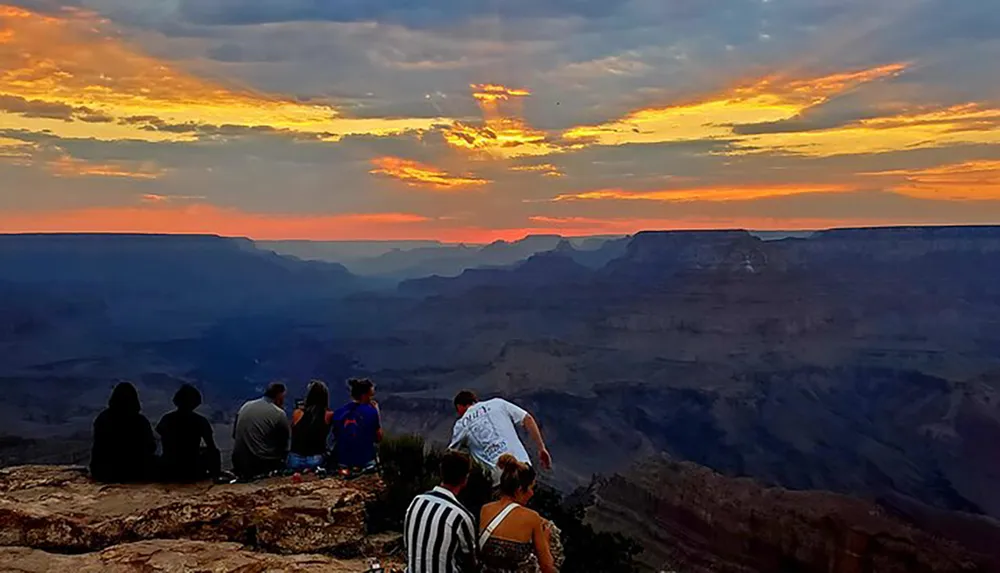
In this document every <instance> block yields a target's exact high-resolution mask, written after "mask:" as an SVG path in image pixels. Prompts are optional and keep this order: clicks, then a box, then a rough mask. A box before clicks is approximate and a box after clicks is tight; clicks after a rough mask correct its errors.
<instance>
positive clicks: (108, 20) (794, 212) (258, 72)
mask: <svg viewBox="0 0 1000 573" xmlns="http://www.w3.org/2000/svg"><path fill="white" fill-rule="evenodd" d="M4 2H7V3H6V4H5V3H4ZM966 223H975V224H979V223H1000V2H996V1H985V0H984V1H979V0H959V1H956V0H877V1H873V0H620V1H614V0H423V1H419V0H417V1H414V0H75V1H73V0H63V1H58V0H52V1H48V0H0V232H36V231H38V232H48V231H87V232H91V231H108V232H177V233H217V234H223V235H241V236H249V237H252V238H258V239H280V238H298V239H403V238H414V239H440V240H445V241H466V242H485V241H490V240H494V239H516V238H519V237H521V236H523V235H525V234H529V233H560V234H564V235H584V234H620V233H632V232H635V231H639V230H642V229H688V228H690V229H695V228H699V229H700V228H732V227H743V228H752V229H786V230H793V229H813V228H827V227H834V226H863V225H864V226H866V225H898V224H966Z"/></svg>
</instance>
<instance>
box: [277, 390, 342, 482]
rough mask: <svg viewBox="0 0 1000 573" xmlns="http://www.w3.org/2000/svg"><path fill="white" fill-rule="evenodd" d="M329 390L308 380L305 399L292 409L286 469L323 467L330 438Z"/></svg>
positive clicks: (331, 416) (330, 412) (300, 469)
mask: <svg viewBox="0 0 1000 573" xmlns="http://www.w3.org/2000/svg"><path fill="white" fill-rule="evenodd" d="M332 421H333V411H331V410H330V391H329V390H328V389H327V387H326V384H324V383H323V382H320V381H319V380H313V381H312V382H310V383H309V390H308V391H307V392H306V401H305V404H303V405H302V406H301V407H299V408H296V409H295V411H294V412H292V447H291V451H290V452H289V454H288V469H291V470H296V471H302V470H315V469H317V468H320V467H323V466H324V465H325V462H326V450H327V442H328V441H329V438H330V424H331V422H332Z"/></svg>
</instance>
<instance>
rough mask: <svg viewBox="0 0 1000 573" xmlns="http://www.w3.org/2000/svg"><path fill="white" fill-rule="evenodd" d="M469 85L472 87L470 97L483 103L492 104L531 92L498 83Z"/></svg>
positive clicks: (527, 94)
mask: <svg viewBox="0 0 1000 573" xmlns="http://www.w3.org/2000/svg"><path fill="white" fill-rule="evenodd" d="M469 87H471V88H472V89H473V92H472V97H474V98H475V99H476V101H478V102H480V103H481V104H484V105H493V104H495V103H496V102H500V101H508V100H510V99H512V98H518V97H527V96H530V95H531V92H530V91H528V90H526V89H521V88H509V87H507V86H502V85H499V84H472V85H471V86H469Z"/></svg>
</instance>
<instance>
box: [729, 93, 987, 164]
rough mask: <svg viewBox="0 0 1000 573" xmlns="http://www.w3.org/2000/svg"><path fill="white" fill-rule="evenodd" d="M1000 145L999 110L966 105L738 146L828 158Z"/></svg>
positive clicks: (763, 137)
mask: <svg viewBox="0 0 1000 573" xmlns="http://www.w3.org/2000/svg"><path fill="white" fill-rule="evenodd" d="M998 143H1000V109H996V108H988V107H984V106H981V105H976V104H966V105H959V106H953V107H948V108H943V109H933V110H919V111H914V112H909V113H901V114H897V115H894V116H888V117H880V118H874V119H863V120H859V121H857V122H855V123H853V124H850V125H847V126H843V127H835V128H830V129H821V130H813V131H799V132H788V133H767V134H760V135H752V136H746V137H742V138H740V141H739V142H738V143H737V146H738V147H740V148H742V151H741V152H743V153H759V152H781V153H790V154H796V155H803V156H810V157H830V156H835V155H848V154H871V153H887V152H890V151H906V150H914V149H931V148H938V147H947V146H951V145H962V144H988V145H992V144H998Z"/></svg>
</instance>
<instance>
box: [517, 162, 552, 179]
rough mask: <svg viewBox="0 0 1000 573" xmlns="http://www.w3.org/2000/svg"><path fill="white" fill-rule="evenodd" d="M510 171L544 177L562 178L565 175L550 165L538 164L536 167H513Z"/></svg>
mask: <svg viewBox="0 0 1000 573" xmlns="http://www.w3.org/2000/svg"><path fill="white" fill-rule="evenodd" d="M510 170H511V171H521V172H524V173H541V174H542V176H544V177H563V176H564V175H565V174H564V173H563V172H562V170H561V169H559V168H558V167H556V166H555V165H552V164H551V163H539V164H536V165H514V166H511V168H510Z"/></svg>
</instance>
